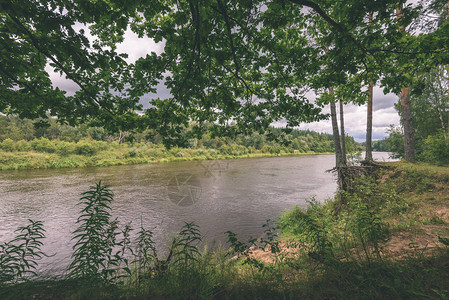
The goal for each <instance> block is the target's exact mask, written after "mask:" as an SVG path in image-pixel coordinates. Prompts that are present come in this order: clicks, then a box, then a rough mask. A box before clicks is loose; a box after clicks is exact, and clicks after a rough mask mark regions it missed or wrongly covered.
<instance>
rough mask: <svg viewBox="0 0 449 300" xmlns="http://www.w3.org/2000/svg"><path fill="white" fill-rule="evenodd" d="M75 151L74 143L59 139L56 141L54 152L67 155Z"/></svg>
mask: <svg viewBox="0 0 449 300" xmlns="http://www.w3.org/2000/svg"><path fill="white" fill-rule="evenodd" d="M75 152H76V146H75V143H71V142H64V141H59V142H57V143H56V153H58V154H59V155H69V154H73V153H75Z"/></svg>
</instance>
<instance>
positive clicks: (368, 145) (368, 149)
mask: <svg viewBox="0 0 449 300" xmlns="http://www.w3.org/2000/svg"><path fill="white" fill-rule="evenodd" d="M368 17H369V23H368V25H369V26H371V23H372V21H373V13H370V14H369V16H368ZM370 32H371V30H370ZM373 88H374V82H373V81H372V80H371V81H370V82H369V83H368V103H367V109H366V139H365V161H373V145H372V144H373V143H372V141H373Z"/></svg>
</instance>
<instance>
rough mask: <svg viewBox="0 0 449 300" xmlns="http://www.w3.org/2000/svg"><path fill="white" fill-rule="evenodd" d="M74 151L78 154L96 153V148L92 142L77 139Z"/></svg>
mask: <svg viewBox="0 0 449 300" xmlns="http://www.w3.org/2000/svg"><path fill="white" fill-rule="evenodd" d="M75 151H76V153H77V154H80V155H94V154H96V153H97V151H98V148H97V147H95V144H94V142H89V141H79V142H78V143H76V150H75Z"/></svg>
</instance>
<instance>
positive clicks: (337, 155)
mask: <svg viewBox="0 0 449 300" xmlns="http://www.w3.org/2000/svg"><path fill="white" fill-rule="evenodd" d="M329 94H330V95H331V96H332V97H333V95H334V89H333V88H330V89H329ZM330 108H331V122H332V134H333V138H334V148H335V166H336V167H337V170H338V169H339V168H340V167H341V166H342V165H343V158H342V152H341V144H340V132H339V130H338V121H337V108H336V105H335V100H334V99H333V100H332V101H331V102H330ZM338 177H339V181H340V176H338Z"/></svg>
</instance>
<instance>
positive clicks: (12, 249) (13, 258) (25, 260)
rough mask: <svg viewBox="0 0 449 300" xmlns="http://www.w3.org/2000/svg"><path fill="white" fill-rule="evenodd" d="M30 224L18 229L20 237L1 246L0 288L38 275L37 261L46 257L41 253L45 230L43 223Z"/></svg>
mask: <svg viewBox="0 0 449 300" xmlns="http://www.w3.org/2000/svg"><path fill="white" fill-rule="evenodd" d="M29 222H30V224H29V225H27V226H24V227H19V229H17V232H19V235H17V236H16V237H15V238H14V239H13V240H12V241H10V242H7V243H4V244H0V286H1V285H2V284H4V283H8V282H18V281H22V280H25V279H27V277H29V276H30V275H36V267H37V260H38V259H40V258H41V257H42V256H43V255H45V254H44V253H43V252H42V251H41V246H42V241H41V240H42V239H43V238H45V234H44V232H45V229H44V227H43V224H42V222H39V221H33V220H29Z"/></svg>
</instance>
